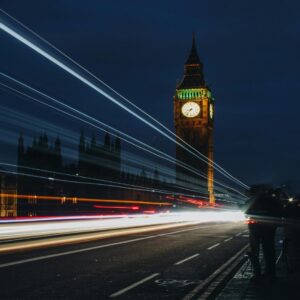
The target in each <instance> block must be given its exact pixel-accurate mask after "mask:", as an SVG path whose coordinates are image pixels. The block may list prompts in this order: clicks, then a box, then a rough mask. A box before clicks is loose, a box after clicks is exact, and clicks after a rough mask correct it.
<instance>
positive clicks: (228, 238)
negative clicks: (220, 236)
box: [224, 237, 233, 242]
mask: <svg viewBox="0 0 300 300" xmlns="http://www.w3.org/2000/svg"><path fill="white" fill-rule="evenodd" d="M232 239H233V237H230V238H228V239H226V240H224V242H228V241H230V240H232Z"/></svg>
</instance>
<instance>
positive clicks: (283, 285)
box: [217, 225, 300, 300]
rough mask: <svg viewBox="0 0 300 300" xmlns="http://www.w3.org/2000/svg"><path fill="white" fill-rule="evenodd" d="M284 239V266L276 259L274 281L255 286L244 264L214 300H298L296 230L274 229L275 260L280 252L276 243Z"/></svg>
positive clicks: (299, 248)
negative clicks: (286, 253)
mask: <svg viewBox="0 0 300 300" xmlns="http://www.w3.org/2000/svg"><path fill="white" fill-rule="evenodd" d="M284 237H286V238H287V239H288V240H289V245H288V264H287V263H286V261H285V260H284V257H283V256H280V258H279V260H278V262H277V265H276V271H277V278H276V280H275V281H273V282H267V281H265V280H261V281H260V282H255V281H253V280H251V278H252V277H253V274H252V269H251V264H250V262H249V261H246V262H245V263H244V264H243V266H242V267H241V268H240V269H239V271H238V272H237V273H236V274H235V276H234V277H233V278H232V279H231V280H230V281H229V283H228V284H227V286H226V287H225V288H224V289H223V291H222V292H221V293H220V294H219V296H218V297H217V300H225V299H226V300H228V299H230V300H237V299H245V300H250V299H260V300H265V299H267V300H268V299H270V300H271V299H272V300H273V299H275V300H277V299H280V300H282V299H284V300H288V299H299V297H300V296H299V294H300V227H299V225H298V227H293V226H288V227H286V228H279V229H277V235H276V252H277V254H276V256H277V257H279V255H280V253H281V249H282V244H281V243H280V240H283V238H284ZM288 265H289V268H288Z"/></svg>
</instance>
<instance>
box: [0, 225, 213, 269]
mask: <svg viewBox="0 0 300 300" xmlns="http://www.w3.org/2000/svg"><path fill="white" fill-rule="evenodd" d="M201 228H211V226H205V227H204V226H199V227H196V228H190V229H183V230H177V231H172V232H168V233H161V234H157V235H150V236H146V237H141V238H136V239H131V240H126V241H122V242H116V243H110V244H104V245H99V246H94V247H88V248H83V249H77V250H71V251H66V252H60V253H55V254H49V255H44V256H38V257H33V258H28V259H22V260H17V261H13V262H9V263H4V264H0V268H5V267H10V266H15V265H21V264H26V263H30V262H34V261H39V260H45V259H49V258H54V257H60V256H65V255H71V254H76V253H82V252H86V251H92V250H97V249H101V248H107V247H112V246H117V245H123V244H129V243H133V242H137V241H142V240H147V239H153V238H156V237H161V236H166V235H172V234H177V233H180V232H186V231H192V230H198V229H201Z"/></svg>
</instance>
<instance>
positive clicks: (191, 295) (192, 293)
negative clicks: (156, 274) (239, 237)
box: [182, 245, 249, 300]
mask: <svg viewBox="0 0 300 300" xmlns="http://www.w3.org/2000/svg"><path fill="white" fill-rule="evenodd" d="M248 247H249V246H248V245H246V246H245V247H243V248H242V249H241V250H240V251H238V252H237V253H236V254H235V255H234V256H232V257H231V258H230V259H229V260H228V261H227V262H225V263H224V264H223V265H222V266H220V267H219V268H218V269H217V270H216V271H214V272H213V273H212V274H211V275H209V276H208V277H207V278H206V279H205V280H203V281H202V282H201V283H200V284H199V285H198V286H196V287H195V288H194V289H193V290H192V291H190V292H189V293H188V294H187V295H186V296H185V297H184V298H183V299H182V300H191V299H192V298H194V297H195V295H197V293H199V291H201V290H202V289H203V288H204V287H205V286H207V285H208V284H209V283H210V282H211V281H212V280H213V279H214V278H215V277H217V276H218V275H219V274H220V273H222V272H223V271H224V270H225V269H226V268H227V267H228V266H229V265H231V264H232V263H233V262H234V261H235V260H236V259H237V258H238V257H239V256H240V255H241V254H242V253H243V252H244V251H246V249H247V248H248Z"/></svg>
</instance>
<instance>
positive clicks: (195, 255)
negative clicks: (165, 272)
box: [174, 253, 199, 266]
mask: <svg viewBox="0 0 300 300" xmlns="http://www.w3.org/2000/svg"><path fill="white" fill-rule="evenodd" d="M197 256H199V253H196V254H194V255H192V256H189V257H187V258H185V259H183V260H180V261H178V262H177V263H175V264H174V266H175V265H176V266H178V265H181V264H183V263H184V262H186V261H188V260H191V259H193V258H195V257H197Z"/></svg>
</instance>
